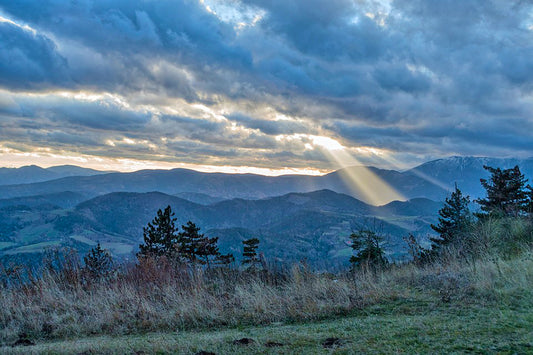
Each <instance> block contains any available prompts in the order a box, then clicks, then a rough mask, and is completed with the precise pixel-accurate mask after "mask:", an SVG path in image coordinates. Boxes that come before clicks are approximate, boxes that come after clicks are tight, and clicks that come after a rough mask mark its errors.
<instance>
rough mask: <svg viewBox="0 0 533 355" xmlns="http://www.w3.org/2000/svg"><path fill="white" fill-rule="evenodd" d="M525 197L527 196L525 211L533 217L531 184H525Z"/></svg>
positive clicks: (532, 188)
mask: <svg viewBox="0 0 533 355" xmlns="http://www.w3.org/2000/svg"><path fill="white" fill-rule="evenodd" d="M526 188H527V192H526V194H527V198H528V204H527V208H526V212H527V214H528V215H529V216H530V217H533V186H531V185H527V187H526Z"/></svg>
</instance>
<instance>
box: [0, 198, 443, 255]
mask: <svg viewBox="0 0 533 355" xmlns="http://www.w3.org/2000/svg"><path fill="white" fill-rule="evenodd" d="M167 205H170V206H171V207H172V209H173V211H174V212H175V214H176V217H177V218H178V221H177V222H178V224H185V222H187V221H188V220H191V221H194V222H195V223H196V224H197V225H198V226H200V227H201V228H202V231H203V232H205V233H206V234H207V235H209V236H217V237H219V238H220V240H219V244H220V246H221V249H222V250H223V251H225V252H232V253H234V254H235V255H236V256H237V257H239V256H240V254H241V252H242V251H241V248H242V246H241V242H242V240H244V239H248V238H250V237H258V238H260V239H261V250H262V251H263V252H264V253H265V254H266V255H268V257H269V258H271V259H272V260H278V261H283V262H289V261H297V260H300V259H302V258H307V259H308V260H309V261H310V262H311V263H314V264H316V265H318V264H319V263H320V261H321V260H324V259H328V260H329V261H330V263H331V264H332V265H334V264H336V263H346V262H347V255H348V254H349V253H350V247H349V245H348V244H347V241H348V236H349V235H350V233H351V232H352V231H354V230H358V229H360V228H375V229H377V230H378V231H380V232H382V233H384V234H385V235H387V236H388V238H387V239H388V240H387V245H386V249H387V251H388V253H389V255H390V256H391V257H395V258H396V257H401V255H403V254H404V253H405V249H404V245H403V241H402V239H401V238H402V236H405V235H406V234H407V233H409V232H413V233H416V234H420V235H422V236H423V235H425V234H426V233H428V232H429V231H430V229H429V223H431V222H434V219H435V217H434V216H435V215H436V211H437V210H438V208H439V207H440V204H439V203H437V202H433V201H429V200H424V199H416V200H413V201H407V202H394V203H392V204H389V205H385V206H382V207H375V206H370V205H367V204H365V203H363V202H361V201H359V200H357V199H354V198H353V197H350V196H347V195H344V194H339V193H336V192H333V191H329V190H320V191H315V192H311V193H290V194H286V195H283V196H278V197H272V198H266V199H260V200H244V199H233V200H227V201H222V202H218V203H214V204H211V205H201V204H196V203H193V202H191V201H188V200H185V199H181V198H178V197H176V196H171V195H166V194H163V193H161V192H149V193H126V192H115V193H111V194H107V195H103V196H99V197H96V198H94V199H91V200H88V201H85V202H82V203H80V204H79V205H77V206H76V207H75V208H74V209H72V210H63V209H59V208H58V207H54V206H53V205H40V206H34V207H31V208H30V207H24V206H14V207H5V208H3V209H0V213H2V216H3V218H4V220H5V221H11V223H7V224H6V227H5V230H4V232H3V235H4V237H3V238H4V239H3V242H4V243H6V244H4V249H3V251H2V253H3V254H10V255H13V254H17V253H21V252H24V251H28V250H31V251H37V250H39V245H43V246H46V245H49V244H51V243H52V244H56V245H71V243H73V242H76V243H77V247H78V248H80V250H81V251H84V250H87V249H89V248H90V247H92V246H93V245H94V244H95V243H96V242H97V241H100V242H101V243H102V244H103V245H104V247H106V248H109V249H110V250H111V251H112V252H113V253H114V254H116V255H122V256H128V255H130V253H131V252H132V251H134V250H135V249H136V247H137V246H138V244H139V243H140V242H141V241H142V233H143V227H145V226H146V225H147V223H148V222H150V221H151V220H152V219H153V218H154V216H155V214H156V212H157V210H158V209H159V208H162V207H165V206H167ZM32 216H33V217H32ZM42 243H46V244H42ZM30 246H33V247H32V248H30ZM41 250H42V249H41Z"/></svg>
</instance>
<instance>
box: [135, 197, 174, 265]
mask: <svg viewBox="0 0 533 355" xmlns="http://www.w3.org/2000/svg"><path fill="white" fill-rule="evenodd" d="M175 222H176V218H174V213H173V212H172V209H171V208H170V206H167V208H165V210H164V211H161V210H158V211H157V216H156V217H155V218H154V219H153V221H152V222H151V223H148V226H147V227H145V228H143V239H144V244H141V245H139V252H138V253H137V257H147V256H151V257H158V256H167V257H172V256H175V254H176V252H177V251H176V247H178V246H179V242H180V239H179V237H180V236H179V234H178V232H177V229H176V225H175Z"/></svg>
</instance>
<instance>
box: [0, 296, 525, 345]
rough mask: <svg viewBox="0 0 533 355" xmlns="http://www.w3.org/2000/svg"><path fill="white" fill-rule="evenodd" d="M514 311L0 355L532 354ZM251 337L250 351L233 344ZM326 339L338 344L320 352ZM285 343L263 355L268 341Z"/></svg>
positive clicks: (446, 311)
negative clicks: (205, 354) (205, 353)
mask: <svg viewBox="0 0 533 355" xmlns="http://www.w3.org/2000/svg"><path fill="white" fill-rule="evenodd" d="M515 306H516V307H511V308H509V307H498V306H495V305H492V306H489V307H485V306H480V305H474V306H465V305H463V304H461V303H458V302H457V303H450V304H432V303H431V302H430V303H426V304H424V303H419V302H413V303H412V304H410V303H409V302H402V303H390V304H387V305H381V306H379V307H371V308H369V309H367V310H366V311H365V312H366V313H367V314H366V315H363V314H360V315H356V316H348V317H345V318H340V319H332V320H327V321H322V322H316V323H305V324H274V325H268V326H264V327H241V328H233V329H225V330H209V331H179V332H166V333H149V334H143V335H125V336H119V337H109V336H98V337H87V338H81V339H79V338H78V339H70V340H62V341H53V342H48V343H46V342H44V343H40V344H37V345H35V346H31V347H16V348H11V347H2V348H0V352H1V353H7V354H9V353H13V354H22V353H53V354H55V353H65V354H70V353H72V354H74V353H81V352H86V353H98V354H100V353H110V354H111V353H117V354H118V353H134V352H139V351H144V352H146V353H161V354H167V353H182V354H194V353H196V352H198V351H200V350H205V351H211V352H214V353H217V354H265V353H271V354H327V353H335V354H354V353H376V354H391V353H405V354H415V353H425V354H429V353H431V354H450V353H474V354H476V353H477V354H516V353H518V354H528V353H533V312H532V308H531V304H530V302H529V303H528V302H525V301H524V300H521V301H520V302H517V304H516V305H515ZM243 337H247V338H252V339H254V340H255V343H254V344H252V345H233V344H232V341H233V340H235V339H240V338H243ZM329 337H335V338H340V339H342V344H341V345H340V346H338V347H336V348H335V349H325V348H324V347H323V346H322V342H323V341H324V340H325V339H326V338H329ZM269 341H270V342H277V343H281V344H283V346H280V347H274V348H269V347H266V346H265V345H264V344H265V343H267V342H269Z"/></svg>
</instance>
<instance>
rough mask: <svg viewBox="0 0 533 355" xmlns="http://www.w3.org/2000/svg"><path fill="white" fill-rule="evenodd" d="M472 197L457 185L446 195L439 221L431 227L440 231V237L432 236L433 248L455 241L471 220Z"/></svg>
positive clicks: (436, 248)
mask: <svg viewBox="0 0 533 355" xmlns="http://www.w3.org/2000/svg"><path fill="white" fill-rule="evenodd" d="M469 203H470V198H469V197H468V196H463V194H462V192H461V190H459V189H458V188H457V185H455V191H453V192H452V194H451V195H450V196H449V197H446V201H445V202H444V206H443V207H442V208H441V209H440V210H439V223H438V224H437V225H433V224H432V225H431V228H432V229H433V230H434V231H435V232H437V233H439V237H440V238H438V239H437V238H430V240H431V241H432V242H433V245H432V249H433V250H438V249H439V248H440V246H443V245H448V244H451V243H453V242H455V241H456V240H457V239H458V237H459V235H460V233H461V232H462V231H464V229H465V227H466V226H467V225H468V223H469V221H470V210H469V209H468V205H469Z"/></svg>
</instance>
